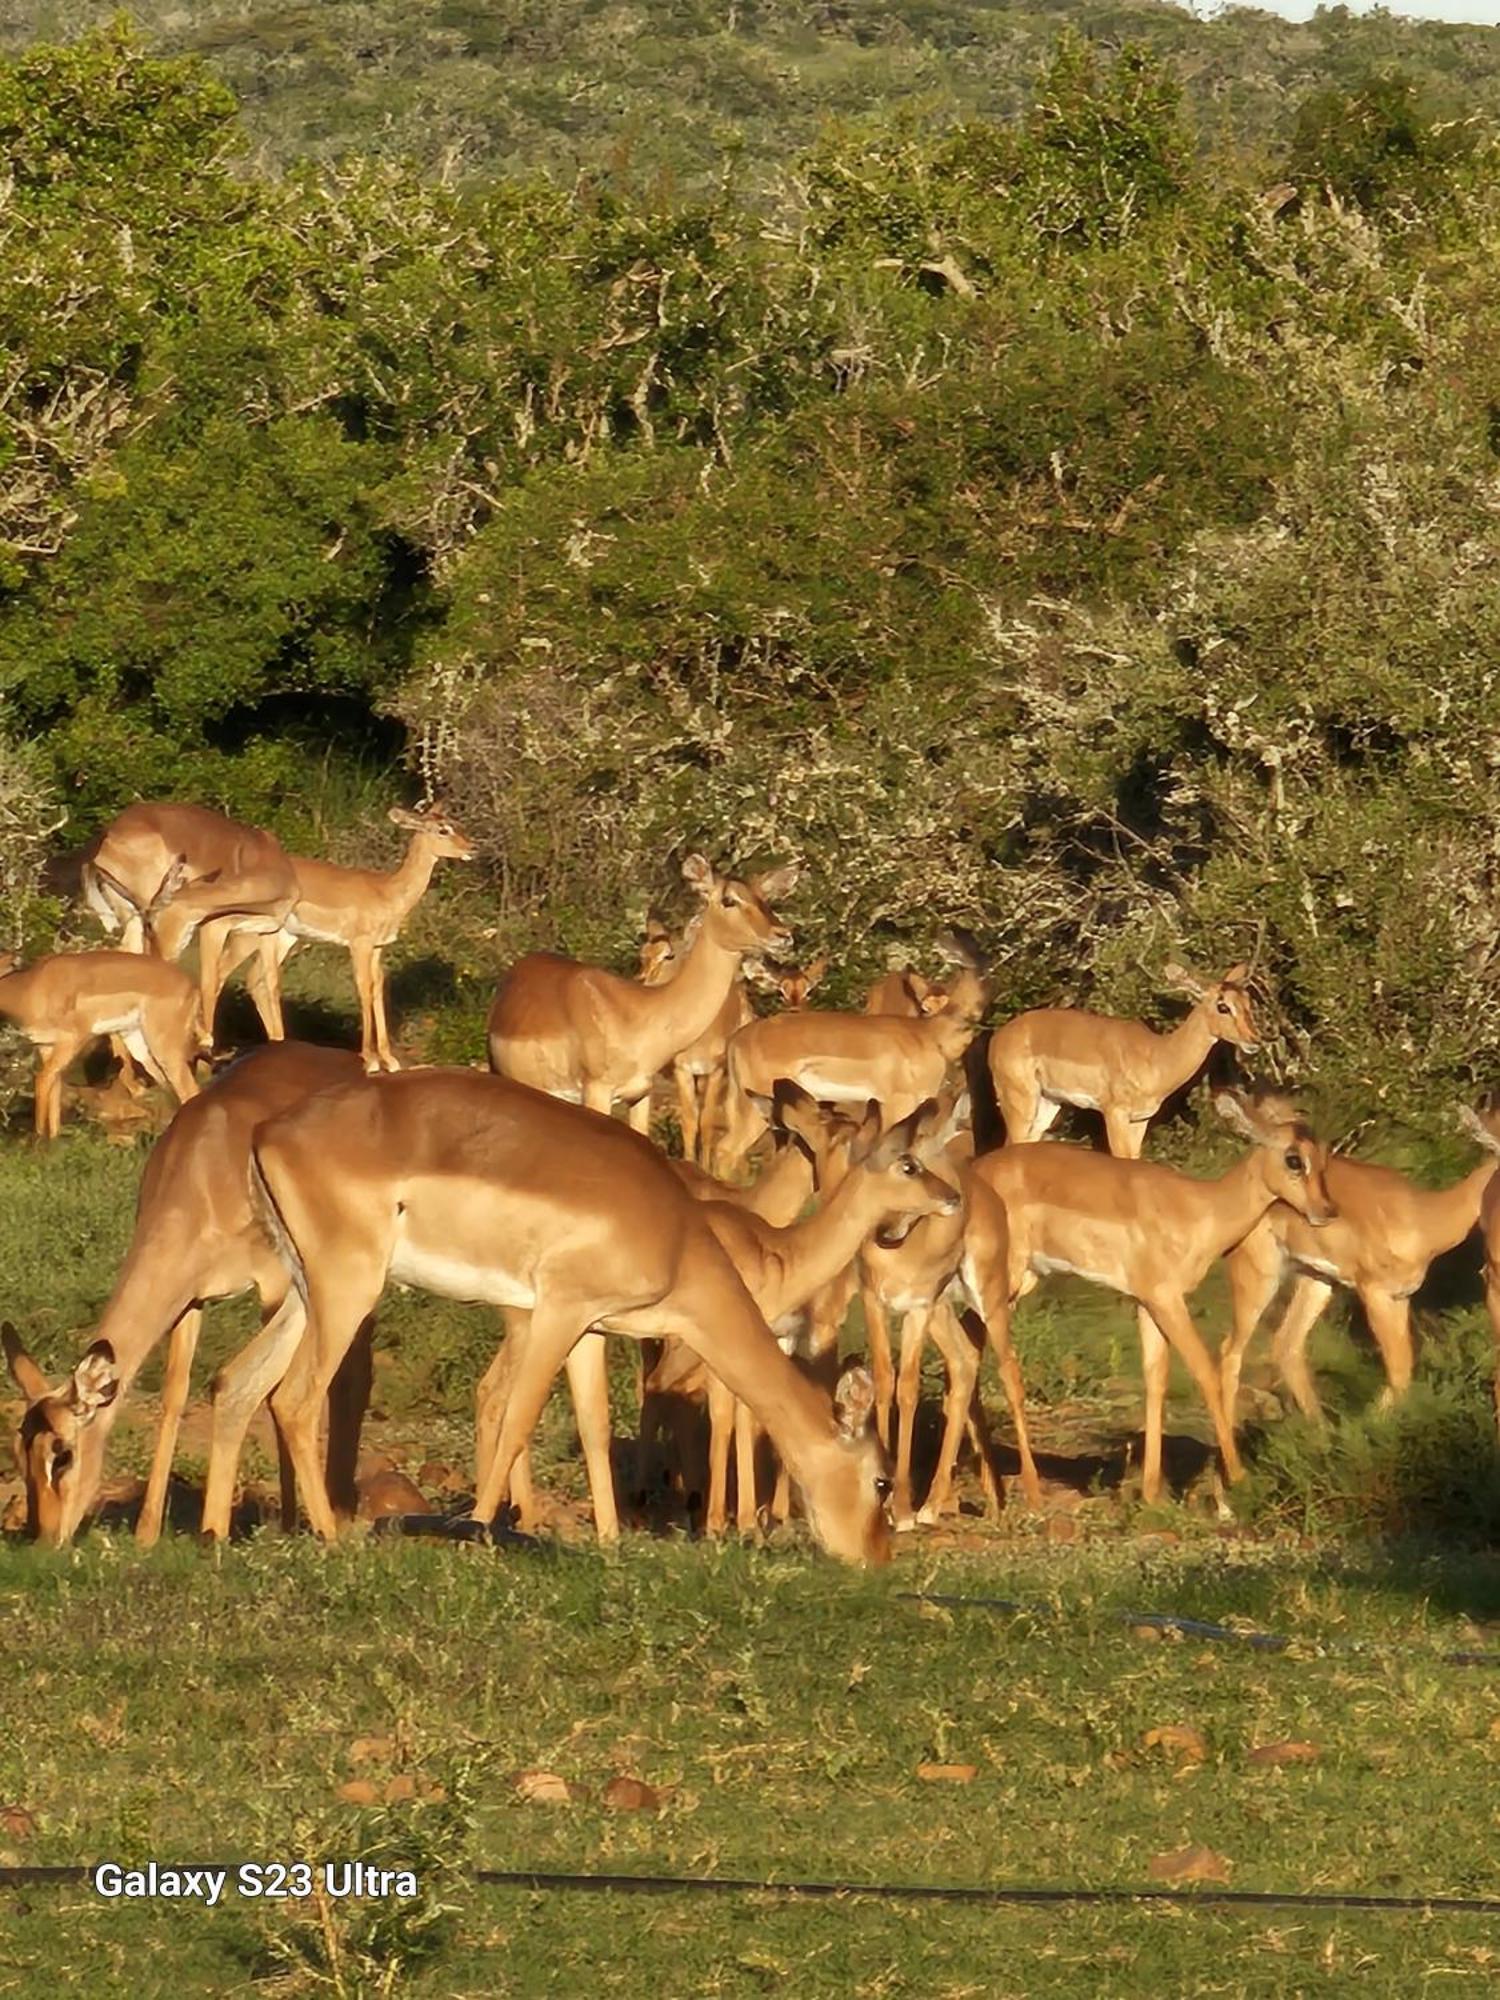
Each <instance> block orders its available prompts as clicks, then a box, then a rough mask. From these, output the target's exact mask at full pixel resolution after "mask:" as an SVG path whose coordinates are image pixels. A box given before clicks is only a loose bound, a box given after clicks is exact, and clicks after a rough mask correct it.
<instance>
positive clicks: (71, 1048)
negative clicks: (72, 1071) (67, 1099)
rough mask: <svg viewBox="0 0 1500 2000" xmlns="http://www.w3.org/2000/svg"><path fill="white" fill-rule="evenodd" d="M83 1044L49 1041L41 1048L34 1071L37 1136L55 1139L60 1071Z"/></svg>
mask: <svg viewBox="0 0 1500 2000" xmlns="http://www.w3.org/2000/svg"><path fill="white" fill-rule="evenodd" d="M82 1047H83V1043H82V1041H81V1040H79V1039H77V1038H75V1037H70V1038H69V1039H68V1040H67V1041H61V1042H53V1043H51V1044H50V1045H49V1046H47V1047H45V1048H44V1049H43V1050H42V1059H41V1064H40V1066H39V1067H38V1069H37V1073H36V1097H35V1104H34V1108H33V1114H32V1122H33V1124H34V1126H35V1128H36V1135H37V1137H38V1138H39V1139H55V1138H56V1137H57V1135H58V1133H59V1132H61V1130H62V1083H63V1071H64V1070H65V1069H66V1068H67V1066H68V1064H69V1063H70V1062H71V1061H72V1060H73V1058H74V1056H76V1055H77V1053H78V1051H79V1050H80V1049H81V1048H82Z"/></svg>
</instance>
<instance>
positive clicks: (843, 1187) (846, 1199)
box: [766, 1169, 889, 1319]
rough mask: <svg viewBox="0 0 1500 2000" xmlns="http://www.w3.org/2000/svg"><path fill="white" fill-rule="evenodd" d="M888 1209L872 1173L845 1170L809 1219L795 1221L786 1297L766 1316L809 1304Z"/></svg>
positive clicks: (789, 1238)
mask: <svg viewBox="0 0 1500 2000" xmlns="http://www.w3.org/2000/svg"><path fill="white" fill-rule="evenodd" d="M888 1213H889V1209H888V1207H887V1204H886V1198H885V1194H884V1191H883V1190H882V1189H881V1187H880V1186H879V1185H878V1183H877V1182H876V1181H875V1179H874V1178H873V1176H872V1175H870V1174H865V1173H861V1172H859V1171H858V1169H856V1170H855V1171H854V1172H852V1173H849V1174H846V1175H845V1176H844V1178H843V1179H842V1180H841V1181H840V1182H839V1184H838V1186H837V1187H836V1188H835V1189H834V1191H833V1193H832V1194H830V1195H829V1197H828V1199H827V1200H826V1201H825V1202H824V1203H823V1205H822V1206H821V1207H820V1208H819V1209H818V1211H817V1213H816V1214H815V1215H810V1216H809V1217H808V1218H807V1220H806V1221H805V1222H797V1223H793V1224H792V1226H791V1228H790V1229H788V1230H787V1231H786V1232H785V1234H786V1241H785V1243H784V1244H783V1246H782V1252H781V1256H782V1265H783V1270H782V1281H781V1296H780V1297H779V1298H778V1299H777V1300H776V1301H775V1302H774V1310H768V1311H767V1313H766V1317H767V1319H779V1318H780V1317H781V1315H782V1314H783V1313H789V1312H795V1311H796V1310H797V1308H798V1307H799V1306H804V1305H806V1304H807V1302H808V1300H809V1299H810V1298H811V1297H812V1296H813V1294H814V1293H815V1292H820V1291H821V1290H822V1289H823V1287H824V1286H825V1285H829V1284H832V1282H833V1280H834V1279H835V1278H837V1277H839V1276H841V1275H842V1273H843V1272H844V1271H846V1270H847V1269H848V1267H849V1265H850V1264H852V1263H853V1261H854V1259H855V1257H856V1256H857V1255H858V1254H859V1249H860V1245H861V1244H862V1243H863V1242H864V1241H865V1238H866V1237H867V1236H868V1235H869V1234H870V1232H871V1230H873V1229H874V1228H875V1227H876V1226H877V1225H878V1223H879V1222H880V1220H881V1218H882V1217H883V1216H885V1215H886V1214H888Z"/></svg>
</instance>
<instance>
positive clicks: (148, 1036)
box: [125, 1006, 198, 1104]
mask: <svg viewBox="0 0 1500 2000" xmlns="http://www.w3.org/2000/svg"><path fill="white" fill-rule="evenodd" d="M196 1012H197V1009H196V1006H195V1007H193V1008H192V1009H190V1011H189V1013H188V1014H187V1015H186V1017H184V1016H183V1015H182V1014H181V1013H180V1012H178V1011H177V1010H176V1009H175V1008H174V1009H173V1011H172V1013H171V1014H170V1015H169V1016H168V1017H167V1018H166V1019H160V1018H158V1017H156V1016H154V1015H148V1016H147V1017H146V1021H145V1024H144V1027H143V1029H142V1031H141V1032H142V1034H143V1036H144V1041H143V1043H142V1047H143V1049H144V1050H145V1051H146V1052H147V1053H148V1054H149V1056H150V1058H151V1060H150V1061H149V1062H148V1063H147V1064H146V1065H145V1067H146V1068H148V1069H151V1070H153V1071H154V1073H155V1074H156V1075H157V1076H159V1077H160V1079H161V1081H162V1082H163V1083H164V1084H165V1085H166V1086H167V1088H168V1090H170V1091H171V1093H172V1095H173V1096H174V1097H175V1098H176V1099H177V1102H178V1103H179V1104H186V1103H187V1101H188V1099H189V1098H190V1097H196V1096H197V1095H198V1079H197V1077H195V1076H194V1075H193V1057H194V1055H195V1054H196V1053H197V1050H198V1035H197V1029H196V1027H195V1025H194V1018H193V1017H194V1015H195V1014H196ZM125 1042H126V1046H127V1047H131V1043H132V1037H131V1036H130V1035H127V1036H126V1037H125ZM131 1052H132V1054H133V1053H134V1049H133V1048H132V1051H131Z"/></svg>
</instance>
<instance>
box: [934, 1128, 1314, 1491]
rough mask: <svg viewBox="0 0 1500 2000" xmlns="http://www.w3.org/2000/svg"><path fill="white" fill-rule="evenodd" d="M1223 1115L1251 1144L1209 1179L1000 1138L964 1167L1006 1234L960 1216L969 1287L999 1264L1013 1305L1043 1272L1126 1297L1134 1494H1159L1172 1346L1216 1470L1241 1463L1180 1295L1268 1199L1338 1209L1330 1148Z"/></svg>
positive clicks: (1306, 1211) (1245, 1230) (1310, 1216)
mask: <svg viewBox="0 0 1500 2000" xmlns="http://www.w3.org/2000/svg"><path fill="white" fill-rule="evenodd" d="M1214 1101H1215V1105H1216V1107H1217V1108H1218V1110H1219V1112H1220V1114H1221V1115H1222V1116H1223V1117H1225V1118H1226V1119H1228V1121H1229V1122H1230V1123H1231V1124H1232V1125H1234V1126H1235V1127H1236V1129H1237V1130H1238V1131H1239V1132H1240V1133H1241V1134H1242V1135H1243V1136H1244V1137H1245V1138H1247V1139H1249V1140H1250V1142H1251V1151H1250V1152H1249V1153H1248V1154H1247V1155H1246V1157H1245V1158H1244V1159H1242V1160H1241V1161H1240V1162H1239V1163H1238V1164H1237V1165H1236V1166H1233V1167H1231V1168H1230V1170H1229V1172H1228V1173H1227V1174H1224V1175H1223V1176H1221V1178H1220V1179H1218V1180H1214V1181H1199V1180H1192V1179H1190V1178H1189V1177H1188V1175H1186V1174H1180V1173H1177V1172H1175V1171H1174V1170H1173V1169H1172V1168H1171V1167H1161V1166H1156V1165H1154V1164H1153V1163H1152V1162H1150V1161H1147V1160H1122V1159H1118V1158H1115V1157H1112V1156H1111V1155H1110V1154H1108V1153H1094V1152H1089V1151H1087V1150H1086V1149H1085V1148H1083V1147H1081V1146H1059V1145H1053V1144H1042V1145H1021V1146H1006V1147H1003V1148H1002V1149H1001V1151H999V1152H998V1153H986V1154H985V1155H984V1156H983V1158H981V1159H978V1160H976V1161H975V1163H974V1169H973V1179H974V1187H975V1188H976V1189H979V1188H988V1189H990V1190H991V1191H993V1193H994V1194H995V1195H997V1196H998V1197H999V1201H1000V1204H1001V1206H1002V1207H1003V1209H1004V1213H1005V1219H1006V1223H1007V1225H1008V1228H1007V1235H1008V1239H1009V1240H1008V1242H1007V1243H1001V1242H999V1241H997V1240H995V1239H994V1237H993V1236H992V1233H991V1232H990V1231H989V1230H988V1229H987V1228H986V1227H985V1222H984V1217H983V1215H982V1214H975V1215H973V1216H971V1219H970V1225H969V1234H968V1241H967V1243H966V1245H965V1261H966V1264H967V1265H971V1266H972V1267H973V1268H974V1271H975V1277H976V1281H977V1282H978V1283H979V1284H980V1285H981V1286H982V1285H983V1283H984V1282H986V1281H987V1280H988V1281H991V1282H993V1274H994V1273H996V1272H997V1271H998V1270H999V1269H1000V1268H1001V1267H1002V1265H1003V1266H1004V1267H1005V1268H1007V1269H1008V1277H1007V1280H1006V1289H1007V1290H1008V1292H1009V1295H1010V1297H1011V1298H1012V1299H1016V1298H1019V1297H1020V1296H1021V1295H1022V1294H1023V1293H1025V1292H1027V1291H1029V1290H1030V1289H1031V1288H1032V1286H1033V1285H1035V1283H1036V1282H1037V1279H1038V1278H1040V1277H1043V1276H1045V1275H1046V1274H1047V1273H1048V1272H1050V1271H1069V1272H1071V1273H1073V1275H1074V1276H1076V1277H1080V1278H1087V1279H1088V1280H1089V1282H1090V1283H1091V1284H1095V1285H1106V1286H1108V1287H1109V1289H1110V1290H1111V1291H1116V1292H1123V1293H1124V1294H1125V1295H1126V1297H1127V1298H1132V1299H1134V1300H1135V1302H1136V1307H1137V1313H1136V1317H1137V1320H1138V1323H1139V1326H1140V1335H1141V1359H1142V1366H1143V1369H1144V1372H1145V1378H1146V1449H1145V1464H1144V1491H1145V1497H1146V1498H1147V1500H1154V1499H1155V1498H1156V1497H1157V1495H1158V1494H1159V1493H1160V1491H1161V1444H1162V1412H1163V1408H1164V1405H1165V1402H1166V1393H1167V1373H1168V1367H1169V1362H1170V1354H1171V1350H1172V1349H1173V1348H1175V1349H1176V1350H1177V1352H1178V1354H1179V1355H1181V1357H1182V1359H1183V1361H1184V1362H1185V1363H1186V1364H1187V1367H1188V1371H1189V1373H1190V1374H1191V1375H1192V1377H1193V1380H1194V1381H1195V1382H1196V1383H1197V1385H1198V1389H1199V1393H1200V1394H1201V1395H1202V1397H1203V1400H1204V1402H1205V1403H1206V1404H1207V1405H1208V1413H1209V1416H1210V1418H1211V1419H1212V1421H1213V1427H1214V1436H1215V1438H1216V1439H1217V1441H1218V1446H1219V1452H1220V1456H1221V1457H1222V1459H1223V1462H1224V1472H1225V1476H1226V1477H1227V1478H1228V1479H1230V1480H1231V1481H1234V1480H1237V1479H1238V1478H1239V1477H1240V1475H1241V1472H1242V1470H1243V1468H1242V1466H1241V1464H1240V1456H1239V1452H1238V1450H1237V1448H1236V1446H1235V1441H1234V1428H1233V1425H1232V1424H1231V1423H1230V1420H1229V1416H1228V1413H1227V1411H1226V1410H1225V1408H1224V1402H1223V1397H1222V1395H1221V1393H1220V1389H1219V1371H1218V1369H1217V1368H1216V1367H1215V1366H1214V1362H1213V1359H1212V1357H1211V1356H1210V1354H1209V1352H1208V1349H1207V1348H1206V1347H1205V1346H1204V1344H1203V1339H1202V1336H1201V1335H1200V1334H1199V1332H1198V1329H1197V1327H1196V1326H1194V1324H1193V1317H1192V1314H1191V1313H1190V1312H1189V1310H1188V1304H1187V1300H1188V1294H1189V1293H1190V1292H1192V1291H1193V1290H1195V1289H1196V1287H1197V1286H1198V1285H1200V1284H1201V1283H1202V1281H1203V1279H1204V1277H1205V1276H1206V1274H1207V1272H1208V1270H1209V1267H1210V1266H1211V1265H1212V1264H1213V1262H1214V1261H1215V1259H1216V1258H1219V1257H1222V1256H1223V1255H1224V1254H1225V1252H1226V1251H1229V1250H1232V1249H1233V1248H1234V1246H1235V1245H1236V1244H1237V1243H1243V1242H1244V1240H1245V1238H1246V1237H1247V1236H1248V1235H1249V1234H1250V1232H1251V1230H1252V1229H1254V1228H1255V1227H1256V1225H1257V1224H1258V1223H1259V1222H1260V1220H1261V1218H1262V1217H1263V1216H1264V1215H1265V1213H1266V1211H1267V1210H1268V1209H1269V1208H1270V1207H1271V1205H1272V1203H1273V1202H1277V1201H1284V1202H1286V1203H1288V1205H1289V1206H1291V1207H1292V1208H1295V1209H1296V1210H1297V1212H1298V1214H1299V1215H1302V1216H1304V1217H1305V1218H1306V1219H1307V1221H1308V1222H1309V1223H1311V1224H1312V1226H1313V1227H1314V1228H1321V1227H1322V1226H1323V1225H1324V1224H1326V1223H1329V1222H1331V1221H1332V1220H1333V1218H1334V1216H1335V1214H1336V1212H1337V1211H1336V1209H1335V1207H1334V1203H1333V1198H1332V1196H1331V1195H1330V1193H1329V1191H1328V1187H1327V1183H1326V1181H1325V1178H1324V1174H1325V1169H1326V1165H1327V1154H1326V1152H1325V1151H1324V1148H1323V1147H1322V1146H1321V1145H1319V1143H1318V1142H1317V1140H1316V1139H1314V1137H1313V1136H1312V1134H1311V1132H1309V1130H1308V1129H1307V1127H1306V1126H1305V1125H1304V1124H1302V1123H1301V1122H1300V1120H1289V1119H1285V1118H1282V1117H1278V1116H1277V1115H1276V1110H1277V1108H1278V1107H1275V1106H1273V1107H1272V1110H1271V1111H1270V1112H1265V1111H1262V1110H1260V1109H1259V1108H1257V1107H1256V1106H1254V1105H1253V1104H1250V1103H1247V1102H1246V1101H1244V1100H1243V1099H1241V1098H1239V1097H1236V1096H1234V1095H1233V1094H1231V1093H1229V1092H1224V1093H1222V1094H1221V1095H1220V1096H1219V1097H1218V1098H1216V1099H1215V1100H1214Z"/></svg>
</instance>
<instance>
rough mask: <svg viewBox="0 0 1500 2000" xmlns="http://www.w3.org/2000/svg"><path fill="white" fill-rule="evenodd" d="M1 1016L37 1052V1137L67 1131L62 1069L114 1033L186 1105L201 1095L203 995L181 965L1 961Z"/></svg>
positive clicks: (95, 955)
mask: <svg viewBox="0 0 1500 2000" xmlns="http://www.w3.org/2000/svg"><path fill="white" fill-rule="evenodd" d="M0 1018H4V1019H5V1020H8V1021H10V1022H11V1023H12V1024H13V1025H14V1026H15V1027H17V1028H18V1029H19V1030H20V1031H21V1033H22V1034H23V1035H24V1036H25V1037H26V1039H27V1041H29V1042H30V1043H31V1044H32V1046H33V1047H34V1048H35V1049H36V1050H37V1052H38V1055H39V1057H40V1061H39V1064H38V1067H37V1075H36V1114H35V1124H36V1132H37V1136H38V1138H41V1139H55V1138H56V1137H57V1135H58V1133H59V1131H60V1130H61V1129H62V1080H63V1072H64V1070H66V1068H67V1067H68V1064H69V1063H70V1062H72V1060H73V1059H74V1057H75V1056H78V1055H81V1054H82V1052H83V1051H84V1049H86V1048H87V1047H88V1045H89V1043H90V1042H93V1041H96V1040H98V1039H99V1037H100V1036H103V1035H108V1036H110V1037H111V1038H112V1039H113V1040H115V1041H117V1042H118V1043H119V1044H120V1046H121V1048H122V1050H123V1051H124V1052H125V1053H127V1054H128V1055H130V1056H132V1057H133V1058H134V1059H135V1061H136V1062H138V1063H139V1064H140V1065H141V1067H142V1069H144V1070H145V1071H146V1072H147V1073H148V1075H150V1076H152V1077H153V1078H154V1079H155V1080H156V1082H158V1083H160V1084H164V1085H165V1086H166V1087H167V1088H168V1089H169V1090H170V1091H171V1092H172V1093H173V1095H174V1096H175V1097H176V1098H177V1101H178V1102H179V1103H180V1104H181V1103H185V1102H186V1101H187V1099H188V1098H190V1097H196V1096H197V1094H198V1081H197V1078H196V1077H195V1076H194V1075H193V1058H194V1056H196V1055H197V1054H198V1052H199V1049H200V1048H201V1046H202V1043H203V1023H202V1017H201V1015H200V1012H199V1006H198V993H197V990H196V988H195V987H194V985H193V982H192V980H191V979H189V978H188V976H187V974H186V973H185V972H183V971H181V970H180V969H179V968H178V967H177V966H175V965H168V964H166V963H165V962H164V961H163V960H161V959H159V958H151V957H147V956H145V955H143V954H141V953H138V952H133V951H71V952H57V953H55V954H54V955H53V956H52V957H51V958H39V959H38V960H37V961H36V963H35V964H34V965H27V966H17V964H16V962H15V960H14V959H13V958H11V957H10V956H9V955H5V956H0Z"/></svg>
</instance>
